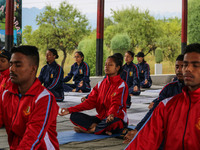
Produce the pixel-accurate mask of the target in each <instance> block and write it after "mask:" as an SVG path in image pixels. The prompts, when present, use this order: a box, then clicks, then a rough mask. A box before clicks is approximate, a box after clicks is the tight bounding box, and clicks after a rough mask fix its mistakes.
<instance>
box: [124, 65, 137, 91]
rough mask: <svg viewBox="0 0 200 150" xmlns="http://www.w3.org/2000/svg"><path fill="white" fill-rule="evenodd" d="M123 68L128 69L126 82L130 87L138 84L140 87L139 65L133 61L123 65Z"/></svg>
mask: <svg viewBox="0 0 200 150" xmlns="http://www.w3.org/2000/svg"><path fill="white" fill-rule="evenodd" d="M123 69H124V70H126V71H127V73H128V77H127V81H126V83H127V84H128V87H129V88H130V87H134V86H138V87H140V82H139V74H138V68H137V66H136V65H135V64H134V63H133V62H131V63H130V64H129V65H127V64H125V65H124V66H123Z"/></svg>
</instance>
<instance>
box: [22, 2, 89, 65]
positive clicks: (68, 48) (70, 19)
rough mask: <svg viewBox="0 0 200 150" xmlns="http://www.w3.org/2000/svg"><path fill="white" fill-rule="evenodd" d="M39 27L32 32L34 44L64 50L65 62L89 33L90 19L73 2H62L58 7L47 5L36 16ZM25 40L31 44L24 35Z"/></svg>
mask: <svg viewBox="0 0 200 150" xmlns="http://www.w3.org/2000/svg"><path fill="white" fill-rule="evenodd" d="M36 21H37V24H38V25H39V28H38V29H37V30H35V31H34V32H33V33H32V34H31V33H30V32H29V33H26V32H25V33H24V32H23V34H31V35H32V38H31V39H30V40H33V41H34V44H33V45H36V46H38V48H39V49H41V50H46V49H47V48H55V49H57V50H61V51H62V52H63V60H62V64H61V66H62V67H64V63H65V60H66V57H67V54H68V53H69V54H71V53H72V52H73V51H74V50H75V49H76V48H77V46H78V43H79V42H80V41H81V40H82V38H83V37H84V36H86V35H88V34H89V32H90V28H88V24H89V23H88V20H87V19H86V17H85V15H82V14H81V13H80V12H79V11H78V10H77V9H76V8H74V7H73V6H72V5H71V4H68V3H66V2H62V3H61V4H60V6H59V8H58V9H56V8H52V7H51V6H47V7H46V8H45V11H44V12H43V13H40V15H39V16H37V18H36ZM24 42H26V44H29V42H30V41H29V40H28V39H27V38H26V35H25V36H24Z"/></svg>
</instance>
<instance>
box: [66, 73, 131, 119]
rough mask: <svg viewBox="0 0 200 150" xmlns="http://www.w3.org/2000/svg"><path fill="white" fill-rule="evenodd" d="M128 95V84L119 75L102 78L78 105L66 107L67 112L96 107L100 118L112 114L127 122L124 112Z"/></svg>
mask: <svg viewBox="0 0 200 150" xmlns="http://www.w3.org/2000/svg"><path fill="white" fill-rule="evenodd" d="M127 96H128V86H127V84H126V82H124V81H123V80H122V79H121V77H120V75H117V76H114V77H108V76H106V78H104V79H103V80H102V81H101V82H99V83H98V84H97V85H96V86H95V87H94V88H93V90H92V92H91V93H90V94H89V96H88V98H87V99H86V100H85V101H84V102H83V103H80V104H79V105H76V106H74V107H70V108H68V110H69V112H70V113H72V112H80V111H83V110H90V109H93V108H96V111H97V115H96V116H97V117H98V118H99V119H100V120H103V119H105V118H107V117H108V116H109V115H110V114H114V117H117V118H119V119H121V120H123V121H124V123H127V122H128V117H127V112H126V100H127Z"/></svg>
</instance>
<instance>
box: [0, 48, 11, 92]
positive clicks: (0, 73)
mask: <svg viewBox="0 0 200 150" xmlns="http://www.w3.org/2000/svg"><path fill="white" fill-rule="evenodd" d="M10 56H11V55H10V53H9V52H8V51H7V50H5V49H2V50H0V92H1V91H3V90H4V89H5V88H6V86H7V81H8V80H9V78H10V72H9V67H10Z"/></svg>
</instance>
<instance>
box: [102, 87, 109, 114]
mask: <svg viewBox="0 0 200 150" xmlns="http://www.w3.org/2000/svg"><path fill="white" fill-rule="evenodd" d="M109 89H110V84H109V87H108V89H107V91H106V94H105V96H104V99H103V105H104V101H105V98H106V96H107V93H108V90H109ZM104 107H105V110H106V106H105V105H104ZM105 116H106V113H105Z"/></svg>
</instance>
